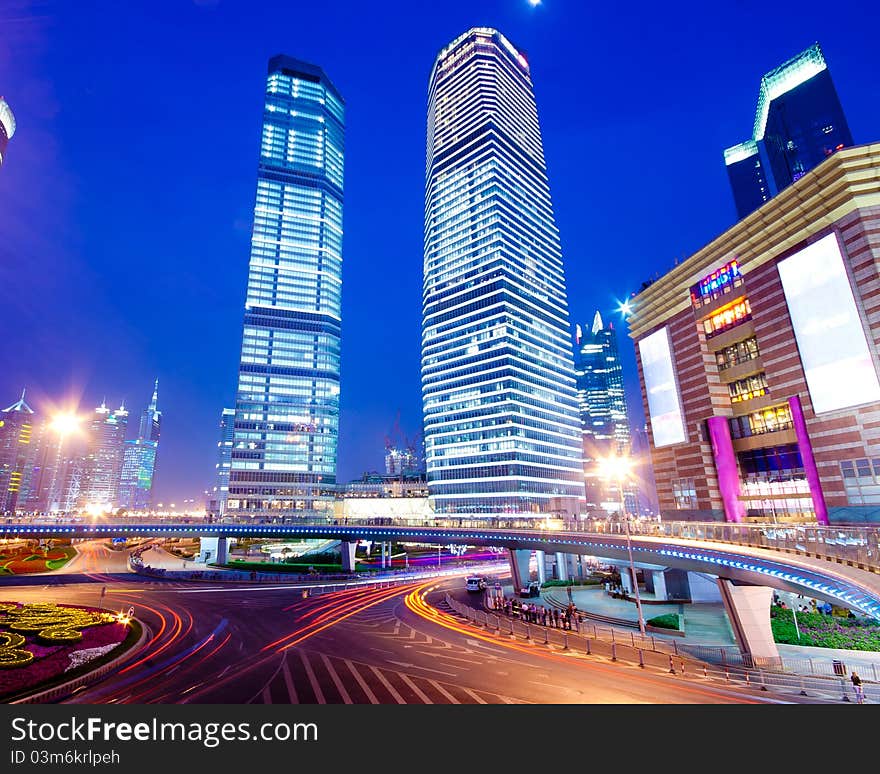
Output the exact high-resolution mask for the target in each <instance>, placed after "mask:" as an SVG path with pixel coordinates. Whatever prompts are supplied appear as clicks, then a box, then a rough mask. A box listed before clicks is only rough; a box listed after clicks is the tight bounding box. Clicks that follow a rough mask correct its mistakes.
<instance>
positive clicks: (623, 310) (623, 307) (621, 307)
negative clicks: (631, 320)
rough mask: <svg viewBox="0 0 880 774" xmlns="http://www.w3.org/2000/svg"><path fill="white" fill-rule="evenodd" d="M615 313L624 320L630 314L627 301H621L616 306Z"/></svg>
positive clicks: (630, 308) (630, 306) (630, 309)
mask: <svg viewBox="0 0 880 774" xmlns="http://www.w3.org/2000/svg"><path fill="white" fill-rule="evenodd" d="M617 311H618V312H620V314H621V315H623V317H624V318H626V317H628V316H629V315H630V314H632V305H631V304H630V302H629V300H628V299H627V300H626V301H621V302H620V303H619V304H618V305H617Z"/></svg>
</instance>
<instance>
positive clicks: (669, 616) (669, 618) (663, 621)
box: [647, 613, 679, 631]
mask: <svg viewBox="0 0 880 774" xmlns="http://www.w3.org/2000/svg"><path fill="white" fill-rule="evenodd" d="M647 623H648V624H649V625H650V626H656V627H657V628H658V629H675V630H676V631H678V629H679V626H678V613H666V614H665V615H657V616H654V617H653V618H650V619H648V621H647Z"/></svg>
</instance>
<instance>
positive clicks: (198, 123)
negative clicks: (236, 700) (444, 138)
mask: <svg viewBox="0 0 880 774" xmlns="http://www.w3.org/2000/svg"><path fill="white" fill-rule="evenodd" d="M871 5H872V4H869V3H852V4H850V3H845V2H844V3H837V4H834V5H829V4H828V3H827V2H822V3H818V2H798V3H797V4H796V6H791V7H789V6H784V5H780V4H767V3H764V2H760V3H759V2H728V3H706V2H696V3H681V4H664V3H653V2H652V3H646V2H639V1H638V0H637V1H636V2H633V3H627V4H617V3H585V2H575V1H574V0H568V1H567V2H566V1H563V0H543V3H542V4H541V5H539V6H538V7H535V8H533V7H531V6H530V5H529V4H528V2H527V0H487V1H486V2H478V1H475V0H447V1H446V2H442V3H413V2H406V3H404V2H398V1H397V0H388V1H387V2H383V3H347V2H335V3H316V2H298V1H297V0H286V1H283V2H282V1H279V2H269V1H268V0H265V1H261V0H249V1H245V0H173V1H172V0H164V1H162V0H160V1H155V0H154V1H153V2H138V1H137V0H131V1H130V2H128V1H127V2H124V3H120V2H118V0H80V2H69V1H67V0H55V2H51V1H49V0H45V1H40V0H0V94H3V95H5V96H6V98H7V100H8V101H9V102H10V104H11V105H12V108H13V110H14V111H15V113H16V116H17V119H18V132H17V134H16V135H15V137H14V138H13V140H12V142H11V144H10V147H9V149H8V153H7V161H6V163H5V164H4V166H3V167H2V169H0V290H2V294H3V295H2V298H3V311H2V315H0V402H5V403H11V402H12V401H13V400H14V399H15V398H16V397H17V396H18V393H19V392H20V390H21V388H22V386H26V387H28V390H29V395H31V396H32V398H33V402H34V403H36V404H37V405H38V406H42V405H44V404H45V402H46V401H47V400H49V399H51V400H53V401H55V402H56V403H58V402H60V401H61V400H62V399H64V398H65V397H67V396H72V397H76V398H79V400H80V405H81V408H82V409H83V410H86V411H87V410H89V409H90V408H92V407H93V406H94V405H96V403H97V402H100V400H101V398H102V396H104V395H106V396H107V400H108V403H112V404H114V405H118V403H119V401H120V400H122V399H125V401H126V403H127V404H128V405H129V406H130V407H132V409H133V410H134V411H135V412H138V411H140V409H141V407H142V406H143V405H144V404H145V402H146V401H147V400H148V399H149V395H150V388H151V384H152V380H153V378H154V377H156V376H158V377H159V379H160V381H161V393H160V402H161V408H162V409H163V412H164V427H163V436H162V444H161V449H160V457H159V471H160V472H159V476H158V480H157V493H158V497H159V499H160V500H162V499H164V500H166V501H170V500H171V499H178V500H180V499H183V498H186V497H195V496H197V495H198V494H199V492H201V491H202V490H203V489H204V488H205V487H206V486H208V485H209V484H210V482H211V471H212V468H213V464H214V447H215V442H216V425H217V419H218V416H219V412H220V410H221V408H223V406H225V405H230V404H231V401H232V400H233V395H234V389H235V380H236V366H237V358H238V353H239V347H240V343H241V323H242V311H243V303H244V292H245V281H246V270H247V261H248V246H249V234H250V224H251V216H252V207H253V202H254V192H255V184H256V168H257V157H258V141H259V135H260V122H261V117H262V99H263V85H264V79H265V73H266V63H267V60H268V58H269V57H270V56H272V55H274V54H278V53H286V54H289V55H291V56H295V57H298V58H300V59H305V60H307V61H311V62H314V63H316V64H319V65H321V66H322V67H323V68H324V69H325V71H326V72H327V73H328V75H329V77H330V78H331V80H332V81H333V82H334V83H335V85H336V86H337V88H338V89H339V90H340V91H341V92H342V94H343V96H344V97H345V100H346V169H345V215H344V217H345V241H344V266H345V268H344V275H343V375H342V396H341V397H342V416H341V422H340V450H339V480H340V481H347V480H350V479H351V478H354V477H357V476H359V475H360V474H361V473H362V472H363V471H364V470H367V469H378V468H380V467H381V465H382V450H383V445H384V439H385V436H386V435H387V434H388V433H389V432H390V430H391V428H392V425H393V423H394V419H395V416H396V415H397V413H398V412H400V425H401V427H402V428H403V431H404V432H406V433H408V434H409V435H414V434H415V433H416V432H417V431H418V430H419V429H420V426H421V402H420V401H421V398H420V386H419V354H420V353H419V346H420V315H421V278H422V223H423V207H424V147H425V102H426V87H427V79H428V75H429V72H430V69H431V65H432V63H433V60H434V57H435V55H436V53H437V52H438V50H439V49H440V48H442V47H443V46H444V45H446V44H447V43H448V42H449V41H450V40H452V39H453V38H454V37H456V36H457V35H458V34H460V33H461V32H464V31H465V30H466V29H468V28H469V27H471V26H475V25H487V26H494V27H496V28H498V29H499V30H501V31H502V32H503V33H504V34H505V35H507V37H509V38H510V39H511V40H512V41H513V43H514V44H515V45H517V46H519V47H520V48H521V49H524V50H525V52H526V54H527V56H528V58H529V61H530V63H531V69H532V78H533V81H534V84H535V92H536V96H537V101H538V110H539V115H540V120H541V127H542V131H543V138H544V147H545V153H546V157H547V163H548V169H549V174H550V184H551V191H552V194H553V200H554V207H555V211H556V216H557V222H558V225H559V228H560V231H561V236H562V244H563V251H564V255H565V262H566V272H567V281H568V290H569V303H570V307H571V310H572V318H573V322H577V321H581V322H583V323H589V322H590V321H591V320H592V316H593V313H594V311H595V310H596V309H597V308H598V309H600V310H601V311H602V312H603V315H605V316H612V315H613V310H614V308H615V306H616V300H617V299H620V298H623V297H624V296H626V295H627V294H628V293H629V292H631V291H633V290H635V289H636V288H637V287H638V286H639V285H640V284H641V282H642V281H643V280H645V279H647V278H649V277H651V276H652V275H654V274H655V273H657V272H660V273H662V272H664V271H666V270H667V269H668V268H670V267H671V266H672V265H673V263H674V262H675V260H676V259H680V258H682V257H684V256H687V255H689V254H690V253H692V252H693V251H695V250H696V249H698V248H699V247H701V246H702V245H703V244H705V243H706V242H708V241H709V240H710V239H712V238H713V237H714V236H715V235H717V234H718V233H719V232H721V231H722V230H724V229H725V228H726V227H727V226H729V225H731V224H732V222H733V221H734V219H735V216H734V207H733V201H732V197H731V194H730V190H729V187H728V183H727V177H726V174H725V171H724V165H723V161H722V156H721V153H722V149H723V148H724V147H726V146H728V145H733V144H734V143H737V142H740V141H742V140H744V139H746V138H748V137H749V134H750V132H751V126H752V121H753V115H754V109H755V102H756V98H757V93H758V84H759V81H760V77H761V75H762V74H763V73H764V72H766V71H767V70H769V69H771V68H773V67H775V66H776V65H778V64H780V63H781V62H782V61H784V60H785V59H787V58H789V57H791V56H793V55H794V54H796V53H798V52H799V51H801V50H802V49H804V48H806V47H807V46H808V45H810V44H812V43H813V42H815V41H817V40H818V41H819V43H820V44H821V45H822V47H823V50H824V52H825V55H826V57H827V59H828V60H829V62H830V67H831V73H832V77H833V79H834V82H835V84H836V86H837V89H838V93H839V95H840V98H841V101H842V103H843V106H844V110H845V112H846V115H847V118H848V121H849V124H850V128H851V130H852V133H853V136H854V137H855V139H856V142H871V141H875V140H878V139H880V78H878V73H880V65H878V61H877V40H876V30H877V28H878V22H880V12H878V11H877V10H876V9H877V7H878V6H876V5H874V10H873V11H871V10H868V9H869V7H870V6H871ZM621 349H622V351H623V353H624V367H625V375H626V378H627V387H628V391H629V393H630V404H631V406H634V407H636V410H637V411H638V412H639V414H640V413H641V408H640V406H639V400H638V398H637V384H636V382H635V365H634V362H635V361H634V356H633V346H632V342H631V340H630V339H629V338H628V337H623V338H622V340H621Z"/></svg>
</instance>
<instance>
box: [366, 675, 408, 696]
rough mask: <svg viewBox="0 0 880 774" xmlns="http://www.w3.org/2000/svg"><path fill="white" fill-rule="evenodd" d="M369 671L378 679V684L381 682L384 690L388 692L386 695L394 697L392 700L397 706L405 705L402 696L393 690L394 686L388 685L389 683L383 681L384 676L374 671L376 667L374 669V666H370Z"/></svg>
mask: <svg viewBox="0 0 880 774" xmlns="http://www.w3.org/2000/svg"><path fill="white" fill-rule="evenodd" d="M370 669H372V670H373V673H374V674H375V675H376V677H378V678H379V682H381V683H382V685H384V686H385V688H386V689H387V690H388V693H390V694H391V695H392V696H393V697H394V700H395V701H396V702H397V703H398V704H406V699H404V698H403V696H401V695H400V694H399V693H398V692H397V691H396V690H394V686H393V685H391V683H389V682H388V681H387V680H386V679H385V675H383V674H382V673H381V672H380V671H379V670H378V669H376V667H374V666H371V667H370Z"/></svg>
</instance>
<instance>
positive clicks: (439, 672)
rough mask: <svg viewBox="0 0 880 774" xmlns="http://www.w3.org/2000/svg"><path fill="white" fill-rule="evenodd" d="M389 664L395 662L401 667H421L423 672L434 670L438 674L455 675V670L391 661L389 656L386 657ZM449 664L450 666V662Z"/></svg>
mask: <svg viewBox="0 0 880 774" xmlns="http://www.w3.org/2000/svg"><path fill="white" fill-rule="evenodd" d="M386 660H387V661H388V663H389V664H395V665H396V666H399V667H403V668H404V669H421V670H423V671H425V672H436V673H437V674H438V675H448V676H449V677H455V672H443V671H441V670H439V669H430V668H429V667H423V666H419V665H418V664H411V663H409V662H408V661H392V660H391V659H390V658H389V659H386ZM450 666H452V665H451V664H450Z"/></svg>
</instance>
